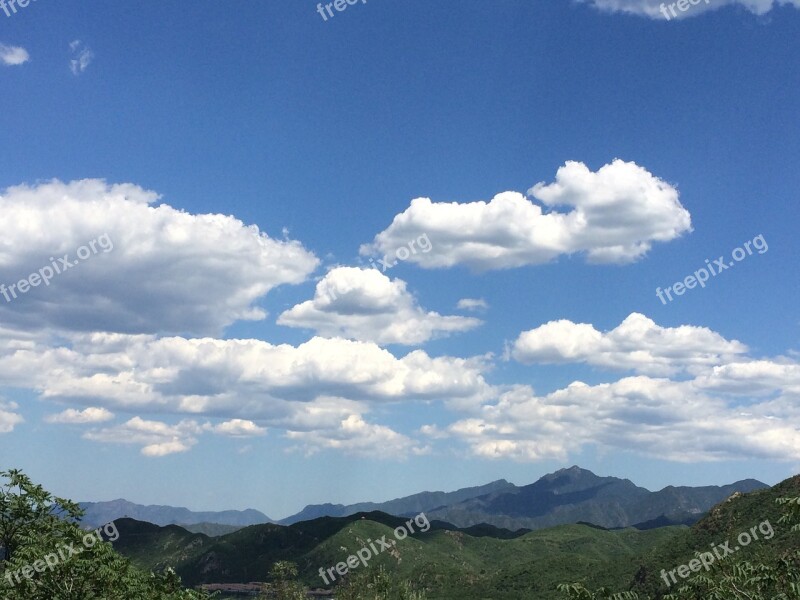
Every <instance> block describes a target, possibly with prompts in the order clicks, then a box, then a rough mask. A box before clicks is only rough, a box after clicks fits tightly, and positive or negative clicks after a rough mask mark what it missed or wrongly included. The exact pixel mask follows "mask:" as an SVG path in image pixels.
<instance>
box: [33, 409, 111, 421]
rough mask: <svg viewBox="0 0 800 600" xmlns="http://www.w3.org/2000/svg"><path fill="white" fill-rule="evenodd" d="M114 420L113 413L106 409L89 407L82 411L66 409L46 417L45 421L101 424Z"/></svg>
mask: <svg viewBox="0 0 800 600" xmlns="http://www.w3.org/2000/svg"><path fill="white" fill-rule="evenodd" d="M113 418H114V413H112V412H111V411H110V410H108V409H106V408H97V407H95V406H90V407H88V408H85V409H83V410H76V409H74V408H68V409H67V410H65V411H62V412H60V413H58V414H54V415H47V416H46V417H45V421H47V422H48V423H102V422H103V421H110V420H111V419H113Z"/></svg>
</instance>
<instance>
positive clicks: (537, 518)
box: [81, 466, 768, 535]
mask: <svg viewBox="0 0 800 600" xmlns="http://www.w3.org/2000/svg"><path fill="white" fill-rule="evenodd" d="M766 487H768V486H767V485H766V484H764V483H762V482H760V481H756V480H754V479H746V480H742V481H737V482H736V483H732V484H729V485H724V486H704V487H685V486H682V487H674V486H668V487H665V488H663V489H661V490H659V491H657V492H651V491H649V490H647V489H645V488H642V487H638V486H636V485H635V484H634V483H633V482H631V481H630V480H628V479H620V478H617V477H599V476H597V475H595V474H594V473H592V472H591V471H587V470H586V469H581V468H580V467H578V466H573V467H570V468H568V469H561V470H559V471H556V472H555V473H551V474H549V475H545V476H543V477H541V478H540V479H539V480H538V481H536V482H535V483H532V484H530V485H525V486H517V485H514V484H513V483H509V482H508V481H506V480H505V479H500V480H497V481H493V482H491V483H488V484H486V485H482V486H477V487H469V488H463V489H460V490H456V491H454V492H421V493H418V494H413V495H411V496H405V497H402V498H396V499H394V500H389V501H387V502H360V503H357V504H349V505H343V504H311V505H308V506H306V507H305V508H303V510H301V511H300V512H298V513H297V514H295V515H292V516H290V517H287V518H285V519H282V520H280V521H277V523H278V524H280V525H292V524H295V523H299V522H302V521H308V520H312V519H318V518H320V517H347V516H350V515H354V514H358V513H370V512H381V513H386V514H390V515H395V516H400V517H402V516H405V517H409V516H414V515H417V514H419V513H422V512H424V513H425V514H426V515H427V516H428V518H429V519H436V520H440V521H444V522H447V523H450V524H452V525H454V526H456V527H459V528H468V527H473V526H477V525H482V524H486V525H492V526H494V527H497V528H501V529H507V530H510V531H515V530H517V529H525V530H535V529H542V528H545V527H553V526H555V525H562V524H570V523H579V522H584V523H589V524H594V525H597V526H600V527H604V528H609V529H610V528H623V527H631V526H633V527H637V528H640V529H648V528H652V527H659V526H664V525H675V524H686V525H689V524H691V523H694V522H695V521H697V520H698V519H699V518H700V517H701V516H702V515H703V514H704V513H705V512H707V511H708V510H709V509H710V508H711V507H712V506H713V505H715V504H716V503H718V502H721V501H722V500H724V499H725V498H727V497H729V496H730V495H731V494H733V493H734V492H741V493H745V492H751V491H755V490H758V489H763V488H766ZM81 506H82V508H83V509H84V510H85V511H86V516H85V518H84V523H85V524H87V525H90V526H95V527H96V526H99V525H102V524H103V523H107V522H109V521H112V520H114V519H118V518H121V517H130V518H132V519H136V520H139V521H146V522H149V523H153V524H155V525H162V526H163V525H173V524H175V525H182V526H185V527H186V528H187V529H188V530H190V531H192V532H197V533H205V534H208V535H223V534H226V533H231V532H232V531H233V530H234V529H236V528H240V527H246V526H248V525H257V524H263V523H273V522H274V521H272V520H271V519H270V518H269V517H267V516H266V515H265V514H264V513H262V512H259V511H257V510H253V509H248V510H244V511H235V510H228V511H221V512H193V511H190V510H188V509H186V508H176V507H171V506H142V505H139V504H134V503H132V502H128V501H126V500H114V501H111V502H86V503H82V504H81Z"/></svg>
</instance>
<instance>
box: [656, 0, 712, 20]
mask: <svg viewBox="0 0 800 600" xmlns="http://www.w3.org/2000/svg"><path fill="white" fill-rule="evenodd" d="M709 1H710V0H678V1H677V2H673V3H672V4H670V5H669V10H670V12H672V16H673V17H677V16H678V13H676V12H675V7H676V6H677V7H678V10H679V11H681V12H686V11H687V10H689V7H690V6H697V5H698V4H700V2H705V3H706V4H708V3H709ZM660 10H661V14H662V15H664V17H665V18H666V19H667V21H669V20H670V18H671V17H670V16H669V13H668V12H667V6H665V5H664V4H663V3H662V4H661V7H660Z"/></svg>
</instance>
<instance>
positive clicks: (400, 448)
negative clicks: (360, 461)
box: [286, 415, 429, 459]
mask: <svg viewBox="0 0 800 600" xmlns="http://www.w3.org/2000/svg"><path fill="white" fill-rule="evenodd" d="M286 436H287V437H288V438H289V439H290V440H292V441H295V442H298V443H299V447H298V448H299V449H302V450H304V451H305V453H306V454H307V455H311V454H314V453H316V452H319V451H320V450H323V449H335V450H339V451H341V452H344V453H345V454H351V455H356V456H364V457H370V458H381V459H403V458H405V457H407V456H408V455H409V454H415V455H420V454H426V453H427V452H428V451H429V448H428V447H427V446H419V445H418V444H417V442H415V441H414V440H412V439H411V438H409V437H407V436H405V435H403V434H401V433H397V432H396V431H393V430H392V429H390V428H389V427H385V426H383V425H375V424H372V423H367V422H366V421H365V420H364V419H363V418H362V417H361V416H359V415H350V416H348V417H347V418H346V419H343V420H342V421H341V423H340V424H339V427H337V428H336V429H331V430H316V431H289V432H287V434H286Z"/></svg>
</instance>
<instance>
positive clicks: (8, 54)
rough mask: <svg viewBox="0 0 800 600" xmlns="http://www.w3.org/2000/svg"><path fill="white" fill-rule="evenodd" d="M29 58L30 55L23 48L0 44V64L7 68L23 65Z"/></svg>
mask: <svg viewBox="0 0 800 600" xmlns="http://www.w3.org/2000/svg"><path fill="white" fill-rule="evenodd" d="M30 58H31V57H30V54H28V51H27V50H25V48H21V47H19V46H6V45H5V44H0V62H2V63H3V64H4V65H6V66H7V67H13V66H16V65H23V64H25V63H26V62H28V61H29V60H30Z"/></svg>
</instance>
